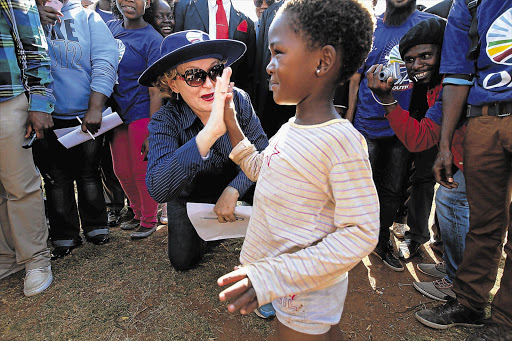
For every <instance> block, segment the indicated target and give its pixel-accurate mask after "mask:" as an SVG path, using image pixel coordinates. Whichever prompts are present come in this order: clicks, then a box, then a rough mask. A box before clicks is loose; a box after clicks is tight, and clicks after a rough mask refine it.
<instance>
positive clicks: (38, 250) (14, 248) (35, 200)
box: [0, 94, 50, 279]
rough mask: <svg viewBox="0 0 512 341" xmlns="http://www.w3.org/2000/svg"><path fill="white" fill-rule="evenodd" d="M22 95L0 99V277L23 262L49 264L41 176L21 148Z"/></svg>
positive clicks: (31, 266)
mask: <svg viewBox="0 0 512 341" xmlns="http://www.w3.org/2000/svg"><path fill="white" fill-rule="evenodd" d="M27 109H28V102H27V98H26V97H25V95H23V94H22V95H20V96H18V97H15V98H13V99H10V100H8V101H4V102H0V279H1V278H3V277H5V276H7V275H9V274H11V273H12V272H14V270H19V269H20V267H21V266H23V265H24V266H25V269H26V270H32V269H36V268H39V267H43V266H48V265H50V250H49V249H48V247H47V244H46V242H47V239H48V227H47V225H46V218H45V215H44V204H43V197H42V192H41V178H40V176H39V174H38V173H37V171H36V168H35V166H34V161H33V158H32V150H31V149H23V148H22V147H21V145H22V144H23V141H24V140H25V138H24V135H25V123H26V121H27V116H28V111H27Z"/></svg>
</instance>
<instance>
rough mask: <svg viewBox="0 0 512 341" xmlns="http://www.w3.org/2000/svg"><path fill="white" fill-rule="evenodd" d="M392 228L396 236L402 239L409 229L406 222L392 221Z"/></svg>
mask: <svg viewBox="0 0 512 341" xmlns="http://www.w3.org/2000/svg"><path fill="white" fill-rule="evenodd" d="M392 230H393V233H394V234H395V236H396V237H397V238H399V239H402V238H403V237H404V236H405V232H406V231H409V226H407V224H401V223H393V226H392Z"/></svg>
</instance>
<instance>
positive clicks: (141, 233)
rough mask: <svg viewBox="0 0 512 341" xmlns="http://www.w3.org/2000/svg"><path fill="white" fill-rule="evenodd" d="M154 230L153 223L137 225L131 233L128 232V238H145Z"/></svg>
mask: <svg viewBox="0 0 512 341" xmlns="http://www.w3.org/2000/svg"><path fill="white" fill-rule="evenodd" d="M155 231H156V226H155V225H153V227H144V226H142V225H141V226H139V228H138V229H136V230H135V231H133V232H132V233H131V234H130V238H132V239H143V238H147V237H149V236H151V235H152V234H153V232H155Z"/></svg>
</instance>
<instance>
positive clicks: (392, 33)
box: [346, 0, 434, 271]
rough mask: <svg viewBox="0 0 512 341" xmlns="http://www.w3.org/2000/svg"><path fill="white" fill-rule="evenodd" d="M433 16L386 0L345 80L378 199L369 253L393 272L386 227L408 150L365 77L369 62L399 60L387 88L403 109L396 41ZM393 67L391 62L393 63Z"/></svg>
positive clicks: (403, 76) (412, 0) (406, 91)
mask: <svg viewBox="0 0 512 341" xmlns="http://www.w3.org/2000/svg"><path fill="white" fill-rule="evenodd" d="M432 17H434V15H432V14H429V13H423V12H420V11H417V10H416V0H406V1H403V0H402V1H399V0H386V11H385V12H384V13H383V14H382V15H379V16H378V17H377V27H376V29H375V33H374V42H373V49H372V51H370V53H369V54H368V58H367V60H366V61H365V63H364V65H363V66H362V67H361V69H359V70H358V73H356V74H355V75H354V76H353V77H352V78H351V80H350V85H349V105H348V109H347V114H346V118H347V119H348V120H350V121H352V122H353V123H354V127H355V128H356V129H357V130H359V132H361V134H363V135H364V137H365V138H366V141H367V143H368V152H369V155H370V163H371V165H372V171H373V179H374V181H375V185H376V187H377V192H378V194H379V201H380V234H379V243H378V245H377V248H376V249H375V251H374V253H375V254H376V255H377V256H379V257H380V258H381V259H382V261H383V262H384V264H385V265H387V266H388V267H390V268H391V269H393V270H395V271H403V270H404V267H403V265H402V264H401V263H400V261H399V260H398V258H397V257H396V256H395V255H394V253H393V247H392V244H391V241H390V239H389V237H390V234H389V226H391V225H392V224H393V220H394V218H395V216H396V212H397V210H398V207H399V206H400V197H401V194H402V188H403V186H404V184H405V182H406V181H405V180H406V176H407V170H408V168H409V167H408V165H409V158H410V154H409V152H408V151H407V148H405V147H404V145H403V144H402V142H400V140H399V139H398V138H397V137H396V136H395V134H394V133H393V129H391V127H390V126H389V122H388V121H387V119H386V118H385V116H384V115H385V113H386V112H385V110H384V108H383V105H384V106H385V105H389V104H390V103H380V102H378V101H377V100H376V97H374V96H373V95H372V92H371V91H370V89H368V86H367V79H366V77H365V74H366V72H367V71H368V69H369V68H370V67H371V66H372V65H375V64H384V65H388V64H389V65H391V64H395V63H398V64H399V66H400V67H399V70H400V72H399V75H397V76H398V77H397V78H398V79H397V80H396V81H395V84H394V87H393V96H394V98H395V99H396V101H397V102H394V103H399V104H400V106H401V107H402V108H404V109H406V110H407V109H408V108H409V102H410V100H411V92H412V82H411V81H410V80H409V77H408V76H407V70H406V68H405V64H404V62H403V61H402V59H401V58H400V52H399V50H398V42H399V41H400V39H401V38H402V37H403V36H404V34H405V33H407V31H408V30H409V29H410V28H411V27H413V26H414V25H416V24H417V23H419V22H420V21H422V20H425V19H428V18H432ZM395 65H396V64H395Z"/></svg>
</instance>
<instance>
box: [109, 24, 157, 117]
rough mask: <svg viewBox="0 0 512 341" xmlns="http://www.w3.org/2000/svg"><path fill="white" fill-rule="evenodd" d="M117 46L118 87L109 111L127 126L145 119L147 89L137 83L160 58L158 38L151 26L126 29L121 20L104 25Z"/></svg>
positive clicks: (147, 104)
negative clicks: (143, 73)
mask: <svg viewBox="0 0 512 341" xmlns="http://www.w3.org/2000/svg"><path fill="white" fill-rule="evenodd" d="M107 25H108V28H109V29H110V31H111V32H112V35H113V36H114V38H115V39H116V41H117V44H118V47H119V68H118V72H117V73H118V84H116V86H115V87H114V93H113V94H112V97H113V99H114V101H115V103H114V105H113V109H114V110H115V111H117V113H118V114H119V115H120V116H121V118H122V119H123V122H124V123H126V124H130V123H131V122H133V121H136V120H139V119H141V118H147V117H149V89H148V87H146V86H142V85H140V84H139V83H138V82H137V80H138V79H139V77H140V75H141V74H142V72H144V70H146V68H147V67H148V66H149V65H151V64H153V63H154V62H155V61H156V60H157V59H158V58H159V57H160V44H161V43H162V40H163V38H162V36H161V35H160V33H158V32H157V31H156V30H155V29H154V28H153V27H152V26H151V25H149V24H148V25H147V26H146V27H144V28H139V29H133V30H127V29H125V28H124V27H123V21H122V20H113V21H109V22H108V23H107Z"/></svg>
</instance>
